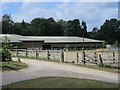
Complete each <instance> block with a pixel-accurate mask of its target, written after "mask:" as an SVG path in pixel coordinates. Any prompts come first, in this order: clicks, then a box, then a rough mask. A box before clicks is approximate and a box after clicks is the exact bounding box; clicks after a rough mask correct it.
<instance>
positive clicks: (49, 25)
mask: <svg viewBox="0 0 120 90" xmlns="http://www.w3.org/2000/svg"><path fill="white" fill-rule="evenodd" d="M0 27H1V22H0ZM82 27H83V28H82ZM2 33H3V34H7V33H11V34H19V35H25V36H28V35H29V36H80V37H82V36H83V35H84V36H85V37H89V38H93V39H98V40H105V41H106V43H107V44H117V45H119V43H120V20H117V19H110V20H106V21H105V22H104V23H103V25H101V27H100V29H98V28H97V27H94V28H93V30H92V32H87V25H86V22H85V21H82V22H81V23H80V21H79V19H74V20H68V21H64V20H59V21H55V20H54V18H52V17H50V18H48V19H46V18H34V19H32V20H31V22H30V23H27V22H25V21H24V20H22V22H13V21H12V18H11V16H10V15H4V16H3V17H2Z"/></svg>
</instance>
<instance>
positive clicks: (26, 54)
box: [25, 49, 28, 57]
mask: <svg viewBox="0 0 120 90" xmlns="http://www.w3.org/2000/svg"><path fill="white" fill-rule="evenodd" d="M27 56H28V53H27V49H26V50H25V57H27Z"/></svg>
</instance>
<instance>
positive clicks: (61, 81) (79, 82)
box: [3, 77, 118, 88]
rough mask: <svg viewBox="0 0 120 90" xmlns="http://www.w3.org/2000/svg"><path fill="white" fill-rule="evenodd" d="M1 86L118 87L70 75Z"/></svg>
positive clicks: (113, 84)
mask: <svg viewBox="0 0 120 90" xmlns="http://www.w3.org/2000/svg"><path fill="white" fill-rule="evenodd" d="M3 88H118V84H115V83H107V82H102V81H95V80H88V79H78V78H70V77H42V78H37V79H32V80H26V81H21V82H17V83H14V84H9V85H6V86H3Z"/></svg>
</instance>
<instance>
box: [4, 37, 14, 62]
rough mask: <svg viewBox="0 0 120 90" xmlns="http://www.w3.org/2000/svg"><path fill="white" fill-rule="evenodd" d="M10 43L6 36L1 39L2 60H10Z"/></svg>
mask: <svg viewBox="0 0 120 90" xmlns="http://www.w3.org/2000/svg"><path fill="white" fill-rule="evenodd" d="M11 49H12V44H10V40H9V38H8V37H7V36H5V37H4V38H3V39H2V61H11Z"/></svg>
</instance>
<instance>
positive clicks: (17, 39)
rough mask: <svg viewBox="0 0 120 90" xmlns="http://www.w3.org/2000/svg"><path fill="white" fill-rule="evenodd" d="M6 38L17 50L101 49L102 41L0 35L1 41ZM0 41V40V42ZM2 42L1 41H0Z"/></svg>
mask: <svg viewBox="0 0 120 90" xmlns="http://www.w3.org/2000/svg"><path fill="white" fill-rule="evenodd" d="M4 36H7V37H8V38H9V39H10V42H11V43H12V44H13V45H17V46H18V47H19V48H37V49H82V48H87V49H91V48H101V47H102V45H103V42H104V41H100V40H94V39H89V38H84V42H83V37H76V36H21V35H15V34H0V38H1V39H2V38H3V37H4ZM1 39H0V40H1ZM0 42H2V41H0Z"/></svg>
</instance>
